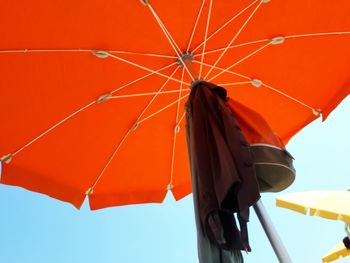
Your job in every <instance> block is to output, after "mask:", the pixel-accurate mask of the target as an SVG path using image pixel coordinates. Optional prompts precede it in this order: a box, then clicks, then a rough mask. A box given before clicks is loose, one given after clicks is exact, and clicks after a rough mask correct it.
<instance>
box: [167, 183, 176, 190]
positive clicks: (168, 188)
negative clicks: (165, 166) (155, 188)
mask: <svg viewBox="0 0 350 263" xmlns="http://www.w3.org/2000/svg"><path fill="white" fill-rule="evenodd" d="M173 188H174V186H173V185H172V184H168V186H167V188H166V189H167V190H168V191H171V190H172V189H173Z"/></svg>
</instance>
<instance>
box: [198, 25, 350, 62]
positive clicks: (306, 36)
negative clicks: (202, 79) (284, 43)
mask: <svg viewBox="0 0 350 263" xmlns="http://www.w3.org/2000/svg"><path fill="white" fill-rule="evenodd" d="M343 35H350V31H339V32H337V31H335V32H323V33H309V34H297V35H289V36H284V38H285V39H296V38H308V37H323V36H343ZM269 41H271V39H268V38H266V39H260V40H254V41H249V42H244V43H241V44H235V45H231V46H230V47H229V49H232V48H237V47H242V46H248V45H252V44H258V43H263V42H269ZM224 49H225V48H224V47H223V48H218V49H213V50H208V51H207V52H205V55H207V54H212V53H215V52H219V51H223V50H224ZM200 55H201V54H195V55H193V56H194V57H195V58H196V57H199V56H200Z"/></svg>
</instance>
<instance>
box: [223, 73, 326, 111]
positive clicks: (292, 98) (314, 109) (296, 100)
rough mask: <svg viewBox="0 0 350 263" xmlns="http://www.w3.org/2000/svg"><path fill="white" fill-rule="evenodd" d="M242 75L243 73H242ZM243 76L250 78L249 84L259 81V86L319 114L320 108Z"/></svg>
mask: <svg viewBox="0 0 350 263" xmlns="http://www.w3.org/2000/svg"><path fill="white" fill-rule="evenodd" d="M242 76H244V75H242ZM244 77H245V78H246V79H251V82H250V84H252V85H254V81H259V86H263V87H265V88H267V89H269V90H272V91H274V92H276V93H278V94H280V95H282V96H284V97H286V98H288V99H290V100H292V101H294V102H296V103H298V104H300V105H302V106H304V107H306V108H308V109H310V110H312V112H313V114H315V115H319V114H320V110H318V109H316V108H314V107H311V106H310V105H308V104H306V103H304V102H302V101H300V100H298V99H296V98H294V97H293V96H290V95H288V94H287V93H284V92H283V91H280V90H278V89H276V88H273V87H272V86H270V85H268V84H266V83H264V82H262V81H260V80H254V79H252V78H249V77H248V76H244ZM229 84H230V83H226V84H220V85H224V86H225V85H229ZM256 87H258V86H256Z"/></svg>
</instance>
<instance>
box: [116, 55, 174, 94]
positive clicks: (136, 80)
mask: <svg viewBox="0 0 350 263" xmlns="http://www.w3.org/2000/svg"><path fill="white" fill-rule="evenodd" d="M176 64H177V62H174V63H171V64H169V65H167V66H165V67H162V68H160V69H157V70H156V71H155V72H151V73H149V74H147V75H144V76H142V77H140V78H137V79H135V80H133V81H131V82H129V83H127V84H125V85H123V86H121V87H119V88H117V89H115V90H113V91H112V92H111V94H113V93H115V92H118V91H120V90H122V89H124V88H126V87H128V86H130V85H132V84H135V83H137V82H139V81H141V80H143V79H145V78H148V77H150V76H152V75H154V74H157V73H156V72H160V71H162V70H164V69H168V68H171V67H172V66H175V65H176Z"/></svg>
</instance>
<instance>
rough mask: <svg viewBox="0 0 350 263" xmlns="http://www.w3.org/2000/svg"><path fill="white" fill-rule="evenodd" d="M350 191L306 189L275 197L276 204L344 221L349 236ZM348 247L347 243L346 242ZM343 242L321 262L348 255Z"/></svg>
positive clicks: (303, 212)
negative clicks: (305, 190)
mask: <svg viewBox="0 0 350 263" xmlns="http://www.w3.org/2000/svg"><path fill="white" fill-rule="evenodd" d="M349 204H350V191H349V189H348V191H307V192H299V193H291V194H285V195H279V196H277V197H276V206H278V207H283V208H287V209H290V210H293V211H296V212H299V213H302V214H308V213H309V214H310V215H311V216H315V215H317V216H320V217H324V218H328V219H333V220H341V221H344V222H345V230H346V232H347V235H348V237H346V238H344V240H345V239H347V240H348V241H347V243H349V238H350V206H349ZM347 247H349V244H347ZM347 247H346V246H345V244H344V242H341V243H339V244H338V245H337V246H336V247H334V248H333V249H332V250H330V251H329V252H328V253H327V254H326V255H325V256H324V257H323V258H322V261H323V262H332V261H334V260H337V259H338V258H340V257H346V256H349V255H350V249H349V248H347Z"/></svg>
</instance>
